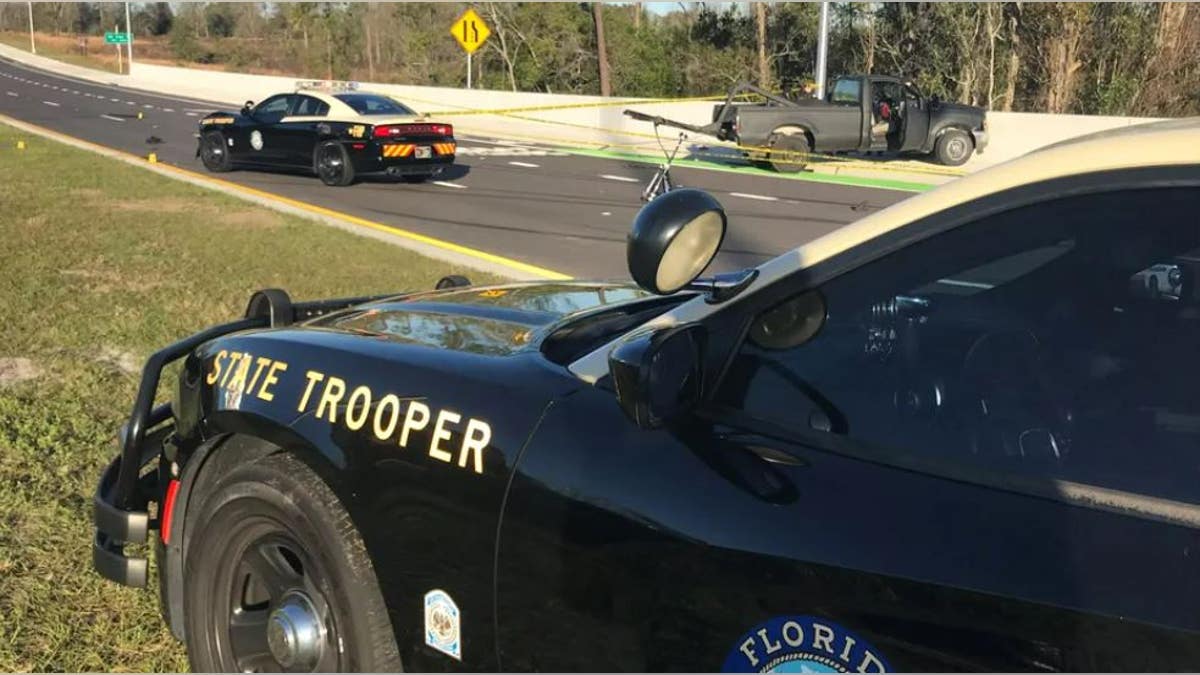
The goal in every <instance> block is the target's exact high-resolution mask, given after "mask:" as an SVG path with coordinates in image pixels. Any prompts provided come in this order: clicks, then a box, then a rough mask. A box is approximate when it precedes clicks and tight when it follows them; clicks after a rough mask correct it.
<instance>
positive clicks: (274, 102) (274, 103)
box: [254, 94, 293, 120]
mask: <svg viewBox="0 0 1200 675" xmlns="http://www.w3.org/2000/svg"><path fill="white" fill-rule="evenodd" d="M292 98H293V97H292V96H291V95H290V94H281V95H279V96H272V97H271V98H269V99H267V100H265V101H263V102H262V103H259V104H258V106H257V107H255V108H254V117H255V118H257V119H264V120H269V119H276V120H278V119H282V118H283V117H284V116H285V115H287V112H288V109H289V108H291V104H292Z"/></svg>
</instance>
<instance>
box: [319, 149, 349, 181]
mask: <svg viewBox="0 0 1200 675" xmlns="http://www.w3.org/2000/svg"><path fill="white" fill-rule="evenodd" d="M313 169H314V170H315V171H316V172H317V176H319V177H320V178H321V182H322V183H324V184H326V185H329V186H331V187H345V186H347V185H349V184H351V183H353V182H354V165H353V164H351V163H350V153H348V152H346V148H345V147H344V146H343V145H342V144H341V143H338V142H337V141H325V142H324V143H321V144H320V145H318V146H317V149H316V150H314V151H313Z"/></svg>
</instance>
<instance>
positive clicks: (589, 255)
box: [0, 60, 910, 278]
mask: <svg viewBox="0 0 1200 675" xmlns="http://www.w3.org/2000/svg"><path fill="white" fill-rule="evenodd" d="M273 93H277V92H266V91H264V92H263V96H262V98H265V97H266V96H268V95H270V94H273ZM217 109H228V106H227V105H223V104H213V103H206V102H203V101H196V100H194V99H186V98H175V97H170V96H164V95H159V94H150V93H145V92H138V91H134V90H130V89H126V88H123V87H111V86H105V85H98V84H94V83H90V82H84V81H81V80H76V79H74V78H69V77H64V76H60V75H57V74H53V73H49V72H46V71H41V70H37V69H32V68H29V67H26V66H23V65H18V64H15V63H12V62H9V61H5V60H0V113H3V114H6V115H9V116H11V117H14V118H16V119H20V120H23V121H26V122H29V123H32V124H37V125H39V126H43V127H47V128H49V129H53V130H55V131H58V132H60V133H64V134H68V135H71V136H75V137H78V138H82V139H85V140H88V141H91V142H93V143H97V144H100V145H104V146H108V147H112V148H116V149H119V150H124V151H126V152H131V153H135V154H140V155H145V154H147V153H149V152H155V153H157V155H158V160H159V161H160V162H165V163H169V164H174V165H176V166H179V167H182V168H186V169H190V170H193V171H197V172H201V173H203V172H204V171H205V170H204V167H203V165H202V164H201V163H200V160H199V159H197V158H196V157H195V150H196V140H195V134H196V132H197V130H198V125H197V122H198V120H199V118H200V117H202V116H203V115H205V114H206V113H208V112H212V111H213V110H217ZM138 112H141V113H142V114H143V117H144V119H141V120H139V119H137V113H138ZM151 137H154V139H157V142H151V141H152V140H154V139H152V138H151ZM458 140H459V156H458V159H457V161H456V164H455V166H454V167H453V168H452V169H451V170H448V171H447V172H446V173H444V174H442V176H440V177H439V180H438V181H437V182H431V183H425V184H419V185H410V184H406V183H398V182H392V181H370V182H361V183H358V184H356V185H353V186H350V187H346V188H331V187H326V186H324V185H322V184H321V182H320V181H319V180H318V179H316V178H315V177H312V176H302V175H293V174H283V173H266V172H258V171H235V172H232V173H228V174H222V175H221V178H223V179H225V180H230V181H233V182H236V183H240V184H243V185H247V186H250V187H253V188H256V189H258V190H264V191H268V192H272V193H276V194H279V195H283V196H286V197H289V198H291V199H296V200H300V201H303V202H307V203H311V204H316V205H319V206H322V207H325V208H328V209H333V210H336V211H340V212H343V213H348V214H352V215H355V216H358V217H360V218H367V219H370V220H372V221H375V222H379V223H382V224H385V225H390V226H395V227H398V228H402V229H405V230H410V231H414V232H419V233H421V234H425V235H428V236H432V237H437V238H439V239H443V240H446V241H451V242H454V243H457V244H461V245H464V246H470V247H472V248H476V249H480V250H483V251H487V252H489V253H493V254H497V255H503V256H506V257H509V258H513V259H516V260H520V261H523V262H526V263H529V264H533V265H538V266H540V267H545V268H548V269H551V270H555V271H558V272H562V273H565V274H569V275H572V276H579V277H606V278H627V272H626V269H625V235H626V233H627V232H628V229H629V224H630V223H631V222H632V219H633V216H634V214H635V213H636V212H637V210H638V208H639V207H640V206H641V202H640V201H639V194H640V192H641V189H642V187H643V185H645V183H646V182H647V180H648V179H649V177H650V175H651V174H652V173H653V171H654V167H653V166H652V165H650V164H645V163H641V162H629V161H624V160H620V159H602V158H595V157H583V156H578V155H571V154H569V153H566V152H563V151H561V150H557V149H555V148H552V147H549V146H537V145H532V144H528V143H514V142H511V141H504V140H498V139H489V138H477V137H462V136H460V137H459V139H458ZM672 177H673V178H674V179H675V181H676V182H678V183H680V184H683V185H687V186H689V187H698V188H702V189H704V190H707V191H709V192H711V193H712V194H714V195H715V196H716V197H717V199H719V200H720V201H721V202H722V204H724V206H725V208H726V211H727V213H728V214H729V222H730V229H729V231H728V233H727V235H726V239H725V244H724V246H723V248H722V252H721V254H720V256H719V257H718V259H717V262H716V265H715V267H716V269H717V270H719V271H723V270H728V269H735V268H739V267H744V266H747V265H752V264H756V263H758V262H761V261H762V260H765V259H767V258H770V257H772V256H774V255H777V254H779V253H782V252H784V251H786V250H788V249H790V248H793V247H795V246H796V245H798V244H801V243H803V242H805V241H807V240H809V239H812V238H814V237H817V236H819V235H821V234H824V233H826V232H828V231H830V230H833V229H835V228H837V227H839V226H841V225H843V224H845V223H848V222H851V221H853V220H856V219H858V218H860V217H862V216H863V215H865V214H867V213H869V212H871V211H873V210H876V209H879V208H882V207H884V206H887V205H890V204H892V203H895V202H898V201H900V200H902V199H904V198H906V197H908V196H909V194H910V193H907V192H900V191H894V190H883V189H874V188H863V187H857V186H844V185H836V184H827V183H818V182H809V181H803V180H790V179H785V178H776V177H772V176H769V175H766V176H757V175H746V174H739V173H730V172H720V171H709V170H704V169H691V168H682V167H677V168H675V169H672Z"/></svg>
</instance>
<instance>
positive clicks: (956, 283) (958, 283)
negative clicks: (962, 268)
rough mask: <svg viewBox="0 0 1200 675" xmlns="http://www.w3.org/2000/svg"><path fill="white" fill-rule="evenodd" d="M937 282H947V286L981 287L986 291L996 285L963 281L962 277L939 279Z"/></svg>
mask: <svg viewBox="0 0 1200 675" xmlns="http://www.w3.org/2000/svg"><path fill="white" fill-rule="evenodd" d="M937 282H938V283H939V284H946V285H947V286H963V287H965V288H981V289H983V290H985V291H986V290H988V289H990V288H995V287H996V286H995V285H994V284H985V283H982V282H979V281H963V280H961V279H938V280H937Z"/></svg>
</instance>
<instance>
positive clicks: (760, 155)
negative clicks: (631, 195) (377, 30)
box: [406, 93, 966, 177]
mask: <svg viewBox="0 0 1200 675" xmlns="http://www.w3.org/2000/svg"><path fill="white" fill-rule="evenodd" d="M754 97H758V98H761V97H760V96H759V95H757V94H753V93H744V94H739V96H737V97H735V99H741V100H745V99H748V98H754ZM406 98H408V99H409V100H411V101H415V102H417V103H428V104H434V105H436V102H434V101H428V100H422V99H419V98H414V97H411V96H409V97H406ZM724 99H725V96H694V97H690V98H663V99H618V100H611V101H598V102H596V101H593V102H587V103H564V104H557V105H541V106H524V107H518V108H492V109H481V108H463V109H460V110H441V111H437V112H429V113H425V114H426V115H429V116H441V117H451V116H461V115H495V116H498V117H511V118H513V119H519V120H522V121H526V122H534V123H537V124H547V125H552V126H562V127H569V128H573V129H582V130H585V131H598V132H601V133H606V134H615V135H619V136H629V137H633V138H647V139H651V138H656V136H655V135H654V134H651V133H645V132H637V131H627V130H623V129H614V128H609V127H601V126H597V125H591V124H580V123H578V122H566V121H562V120H547V119H541V118H536V117H528V116H525V115H521V114H519V113H526V112H547V111H554V110H573V109H582V108H604V107H612V106H624V105H650V104H658V103H688V102H694V101H720V100H724ZM504 135H505V136H511V137H514V138H521V137H520V136H519V135H517V134H512V133H509V132H507V131H506V132H504ZM524 138H527V139H531V140H538V141H541V142H549V143H551V144H558V145H568V146H569V145H572V144H578V143H580V141H579V140H577V139H567V138H564V137H557V138H556V137H553V136H543V135H539V136H537V137H533V136H525V137H524ZM603 145H604V147H606V148H629V149H634V150H641V149H643V147H642V146H640V145H634V144H623V143H604V144H603ZM714 145H717V146H718V147H722V148H729V149H732V150H736V151H739V152H742V153H744V154H745V155H747V156H748V157H749V158H750V159H751V161H755V162H769V163H770V164H771V165H772V166H797V165H798V166H799V167H801V168H802V167H804V166H806V165H808V164H812V163H816V162H819V163H836V164H837V165H838V166H839V168H846V169H866V170H871V171H881V172H893V173H917V174H928V175H934V176H949V177H959V176H964V175H966V171H964V170H962V169H956V168H952V167H935V166H913V165H912V164H911V163H906V164H905V165H904V166H901V167H896V166H886V165H883V164H881V163H879V162H869V161H863V160H858V159H853V158H848V157H842V156H839V155H830V154H825V153H819V152H803V151H797V150H786V149H781V148H775V147H771V146H760V145H742V144H735V143H725V142H721V141H717V142H716V143H714ZM689 157H692V158H696V157H700V158H704V157H714V158H716V157H719V158H721V159H728V156H726V155H721V154H720V153H705V152H703V151H700V152H695V151H693V152H690V153H689Z"/></svg>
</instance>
